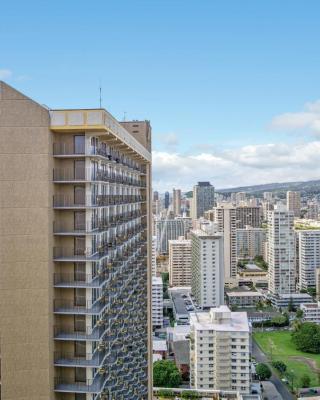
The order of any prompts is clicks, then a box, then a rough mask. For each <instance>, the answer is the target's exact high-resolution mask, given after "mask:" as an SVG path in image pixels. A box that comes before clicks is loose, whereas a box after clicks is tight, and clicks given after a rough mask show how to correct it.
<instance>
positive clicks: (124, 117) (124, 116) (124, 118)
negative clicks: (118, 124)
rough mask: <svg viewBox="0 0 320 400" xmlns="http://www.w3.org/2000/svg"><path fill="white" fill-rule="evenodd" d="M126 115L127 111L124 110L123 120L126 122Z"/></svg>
mask: <svg viewBox="0 0 320 400" xmlns="http://www.w3.org/2000/svg"><path fill="white" fill-rule="evenodd" d="M126 116H127V111H124V112H123V122H125V120H126Z"/></svg>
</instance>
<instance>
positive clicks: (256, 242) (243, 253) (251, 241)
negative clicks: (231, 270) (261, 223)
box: [237, 225, 266, 260]
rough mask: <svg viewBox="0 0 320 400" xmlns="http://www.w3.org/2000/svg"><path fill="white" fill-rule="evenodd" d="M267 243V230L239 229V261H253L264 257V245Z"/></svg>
mask: <svg viewBox="0 0 320 400" xmlns="http://www.w3.org/2000/svg"><path fill="white" fill-rule="evenodd" d="M265 241H266V230H265V229H263V228H252V226H248V225H247V226H246V227H245V229H237V259H238V260H239V259H247V258H250V259H253V258H254V257H256V256H263V255H264V243H265Z"/></svg>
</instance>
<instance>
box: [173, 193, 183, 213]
mask: <svg viewBox="0 0 320 400" xmlns="http://www.w3.org/2000/svg"><path fill="white" fill-rule="evenodd" d="M172 206H173V213H174V215H175V216H178V215H181V190H180V189H173V196H172Z"/></svg>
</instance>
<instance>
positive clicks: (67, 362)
mask: <svg viewBox="0 0 320 400" xmlns="http://www.w3.org/2000/svg"><path fill="white" fill-rule="evenodd" d="M105 357H106V353H105V351H96V352H95V353H94V354H92V353H87V354H85V355H84V356H82V357H81V356H76V355H75V354H74V353H64V352H55V353H54V364H55V365H56V366H61V367H74V366H76V367H94V368H98V367H100V366H101V364H102V361H103V360H104V358H105Z"/></svg>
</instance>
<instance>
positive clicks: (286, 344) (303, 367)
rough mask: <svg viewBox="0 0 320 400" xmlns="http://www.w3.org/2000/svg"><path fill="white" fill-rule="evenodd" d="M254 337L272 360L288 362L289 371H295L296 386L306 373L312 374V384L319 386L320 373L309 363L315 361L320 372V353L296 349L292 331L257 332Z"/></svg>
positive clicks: (315, 366)
mask: <svg viewBox="0 0 320 400" xmlns="http://www.w3.org/2000/svg"><path fill="white" fill-rule="evenodd" d="M253 337H254V339H255V341H256V342H257V343H258V344H259V346H260V347H261V349H262V350H263V352H264V353H265V354H267V355H268V356H269V358H270V360H271V359H272V360H273V361H275V360H281V361H283V362H284V363H286V364H287V369H288V371H291V370H292V371H293V374H294V376H295V379H294V386H295V387H296V388H298V387H300V379H301V377H302V375H305V374H307V375H309V376H310V378H311V386H319V384H320V380H319V379H320V373H319V374H318V373H317V372H316V371H315V370H314V369H313V368H312V366H311V365H308V362H309V364H312V363H313V364H314V368H319V372H320V354H310V353H303V352H302V351H299V350H296V348H295V346H294V344H293V343H292V342H291V332H288V331H275V332H256V333H254V334H253ZM296 357H300V359H296ZM301 357H304V359H301ZM307 359H308V360H307Z"/></svg>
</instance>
